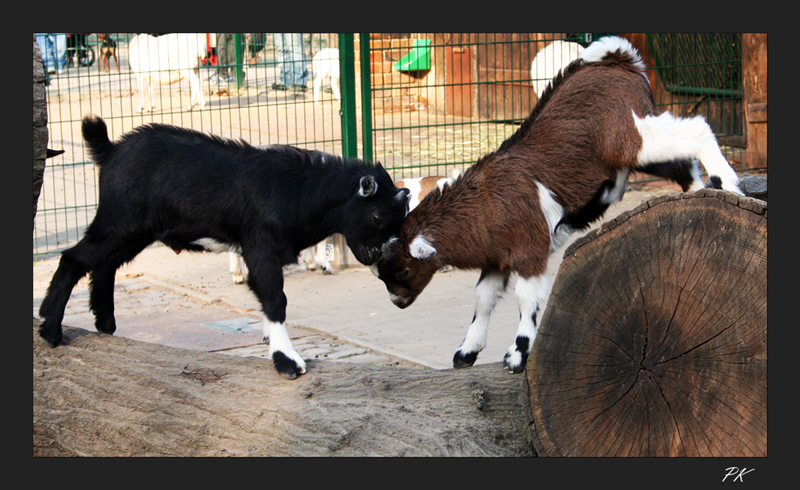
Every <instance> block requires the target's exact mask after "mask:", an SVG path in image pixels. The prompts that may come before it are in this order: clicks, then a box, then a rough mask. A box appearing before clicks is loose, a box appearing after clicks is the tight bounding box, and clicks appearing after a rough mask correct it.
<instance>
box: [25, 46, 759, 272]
mask: <svg viewBox="0 0 800 490" xmlns="http://www.w3.org/2000/svg"><path fill="white" fill-rule="evenodd" d="M623 35H624V36H625V37H626V38H628V39H629V40H631V42H632V43H634V45H635V46H636V47H637V48H638V49H639V50H640V51H641V52H642V55H643V57H644V59H645V63H646V64H647V66H648V74H649V76H650V79H651V82H652V83H653V87H654V94H655V99H656V104H657V106H658V107H659V109H661V110H670V111H672V112H673V113H675V114H676V115H681V116H691V115H697V114H702V115H704V116H705V117H706V118H707V119H708V121H709V123H710V124H711V126H712V128H713V129H714V130H715V132H716V134H717V136H718V139H719V141H720V143H721V146H722V147H723V150H724V152H725V153H726V155H727V157H728V159H729V160H730V161H731V163H732V164H733V165H734V168H737V169H742V168H743V167H742V165H743V162H744V161H745V156H744V155H745V152H746V149H745V148H744V141H745V140H746V139H745V134H744V126H745V125H744V124H743V122H742V120H743V114H742V95H741V47H740V45H741V37H740V36H739V35H738V34H717V35H703V36H705V37H703V36H700V35H695V36H689V37H687V35H679V34H658V35H652V34H640V33H633V34H623ZM133 36H134V35H133V34H130V33H111V34H109V36H108V37H109V38H110V39H111V40H112V43H111V44H112V45H114V48H115V52H114V54H115V55H116V62H117V63H118V66H119V69H117V63H115V60H114V58H113V57H111V58H110V59H109V60H108V61H109V63H106V62H105V60H104V58H101V54H102V51H103V49H104V45H103V42H102V41H101V40H100V38H99V37H98V35H97V34H90V35H79V34H74V33H71V34H69V35H67V34H52V35H49V36H45V37H41V36H37V39H41V41H40V49H41V51H42V53H43V57H44V58H46V60H45V63H46V65H49V66H48V68H50V69H51V70H52V73H51V74H49V85H48V87H47V108H48V118H49V123H48V130H49V135H50V140H49V144H48V146H49V147H50V148H53V149H64V150H66V152H65V153H64V154H63V155H60V156H58V157H55V158H52V159H50V160H48V161H47V168H46V170H45V178H44V184H43V188H42V192H41V195H40V198H39V207H38V211H37V215H36V219H35V225H34V236H33V252H34V260H40V259H44V258H49V257H52V256H54V255H56V254H58V253H59V252H61V251H62V250H64V249H65V248H67V247H69V246H72V245H74V244H75V243H76V242H77V240H79V239H80V237H81V235H82V234H83V231H84V230H85V228H86V226H88V224H89V223H90V222H91V220H92V218H93V216H94V210H95V208H96V205H97V170H96V168H95V167H94V165H92V163H91V162H90V161H89V158H88V155H87V154H86V151H85V148H84V146H83V142H82V139H81V136H80V121H81V118H82V117H83V115H85V114H87V113H94V114H97V115H99V116H101V117H103V118H104V119H105V120H106V121H107V123H108V125H109V131H110V133H111V134H110V136H111V137H112V138H113V137H117V136H120V135H121V134H123V133H125V132H127V131H130V130H131V129H133V128H134V127H136V126H139V125H141V124H145V123H149V122H162V123H168V124H175V125H179V126H185V127H191V128H194V129H197V130H200V131H204V132H210V133H214V134H217V135H220V136H223V137H228V138H235V139H239V138H240V139H243V140H245V141H247V142H249V143H251V144H253V145H264V144H290V145H296V146H302V147H306V148H310V149H317V150H321V151H327V152H331V153H336V154H342V155H344V156H351V157H360V158H364V159H367V160H374V161H380V162H381V163H382V164H383V165H384V167H386V168H387V170H388V171H389V172H390V174H391V175H392V176H393V177H394V178H395V179H397V180H399V179H402V178H409V177H419V176H425V175H451V174H452V172H453V170H456V169H458V170H462V171H463V170H464V169H465V168H467V167H468V166H469V165H471V164H472V163H474V162H475V161H476V160H477V159H478V158H480V157H481V156H483V155H484V154H486V153H488V152H490V151H493V150H494V149H496V148H497V147H498V146H499V145H500V143H501V142H502V141H503V140H505V139H506V138H507V137H508V136H510V135H511V134H512V133H513V132H514V131H515V130H516V129H517V127H518V125H519V123H520V122H521V121H522V120H523V119H524V118H525V117H527V115H528V113H529V112H530V110H531V108H532V107H533V105H534V104H535V102H536V94H535V91H534V90H533V88H532V78H531V61H532V60H533V58H534V56H536V54H537V53H538V52H539V51H541V50H542V49H543V48H544V47H545V46H547V45H549V44H550V43H552V42H553V41H556V40H568V41H573V42H578V41H580V42H584V43H585V41H587V40H588V38H589V37H591V36H587V35H585V34H581V35H573V34H569V33H538V34H513V33H502V34H483V33H481V34H474V33H463V34H457V33H405V34H403V33H377V34H359V35H352V34H335V33H305V34H301V35H299V36H290V35H281V34H273V33H267V34H235V35H228V36H225V35H217V34H208V35H205V36H202V37H203V38H204V39H205V40H206V42H207V44H208V46H206V47H205V52H204V53H203V55H204V56H203V58H204V60H203V61H202V62H201V63H200V64H199V65H198V66H197V72H198V75H199V80H200V85H201V89H202V91H203V94H204V97H205V99H206V101H207V104H208V105H207V107H206V108H205V109H202V110H200V109H198V107H197V106H195V108H194V109H193V110H187V106H188V105H189V100H190V86H189V85H190V84H189V82H188V81H187V80H180V81H177V82H176V83H173V84H171V85H160V86H159V85H157V86H154V87H153V90H154V100H155V105H156V108H155V110H154V111H153V112H141V113H140V112H137V110H138V107H139V93H140V90H142V89H141V88H140V87H139V84H138V82H137V79H136V76H135V74H134V73H133V72H132V71H131V68H130V56H131V53H130V50H129V45H130V41H131V39H132V38H133ZM709 36H710V37H709ZM158 37H159V38H161V37H163V36H158ZM595 37H596V35H595ZM65 40H66V42H64V41H65ZM43 43H44V44H45V45H44V46H42V44H43ZM292 43H294V45H297V44H299V46H296V48H297V49H295V50H292ZM231 45H232V49H226V48H227V47H228V46H231ZM700 47H702V48H703V49H700ZM323 48H337V49H339V53H340V68H341V75H340V80H339V85H340V88H341V100H338V99H336V98H335V97H334V95H333V93H332V91H331V90H330V89H329V83H330V82H329V81H328V80H327V79H326V80H325V81H324V83H323V89H324V90H323V92H322V94H321V101H320V102H318V103H315V102H314V100H313V76H314V75H315V74H314V73H313V65H312V58H313V56H314V55H315V54H317V53H318V52H319V51H321V50H322V49H323ZM88 51H91V52H92V55H93V56H87V52H88ZM50 52H52V53H53V54H54V56H53V57H50V56H48V53H50ZM61 55H65V56H63V57H61ZM59 57H61V59H62V60H63V63H60V62H59V61H58V59H59ZM289 58H291V59H293V60H295V62H294V63H290V62H289V61H288V59H289ZM69 59H71V64H70V63H69V62H68V60H69ZM92 59H93V60H92ZM101 60H103V63H102V64H101ZM101 67H102V70H101ZM291 67H297V68H298V69H299V70H296V71H299V80H298V82H297V85H304V86H306V87H307V89H306V90H305V91H303V90H295V87H293V85H294V83H293V81H292V80H290V79H289V78H287V76H285V75H286V74H287V73H288V72H290V71H291V70H290V68H291ZM105 70H107V71H105ZM48 71H49V70H48ZM283 88H286V90H283ZM298 88H299V87H298ZM633 180H634V182H637V181H638V182H643V181H644V180H646V177H643V176H634V177H633Z"/></svg>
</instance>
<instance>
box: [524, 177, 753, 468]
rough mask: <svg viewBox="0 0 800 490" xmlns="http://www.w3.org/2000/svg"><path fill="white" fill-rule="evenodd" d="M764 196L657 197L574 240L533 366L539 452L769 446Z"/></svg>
mask: <svg viewBox="0 0 800 490" xmlns="http://www.w3.org/2000/svg"><path fill="white" fill-rule="evenodd" d="M766 274H767V204H766V203H765V202H763V201H760V200H756V199H752V198H748V197H737V196H735V195H733V194H730V193H726V192H720V191H714V190H710V189H706V190H701V191H697V192H695V193H688V194H677V193H676V194H672V195H668V196H662V197H658V198H654V199H652V200H650V201H648V202H646V203H644V204H642V205H641V206H639V207H638V208H636V209H634V210H632V211H629V212H626V213H623V214H622V215H620V216H619V217H617V218H616V219H614V220H612V221H609V222H608V223H606V224H604V225H603V226H602V227H601V228H600V229H598V230H596V231H594V232H591V233H589V234H587V235H586V236H585V237H583V238H581V239H579V240H577V241H576V242H575V243H574V244H573V245H572V246H570V247H569V248H568V249H567V251H566V253H565V256H564V261H563V262H562V265H561V269H560V271H559V275H558V276H557V278H556V281H555V284H554V286H553V292H552V295H551V297H550V300H549V303H548V306H547V309H546V311H545V314H544V317H543V318H542V322H541V328H540V331H539V335H538V336H537V339H536V342H535V345H534V351H533V352H532V355H531V358H530V361H529V363H528V367H529V369H528V370H527V377H528V382H529V384H528V388H529V390H530V405H531V407H532V412H531V421H532V425H531V430H532V441H533V444H534V448H535V449H536V451H537V453H538V454H539V456H551V455H552V456H766V455H767V382H766V379H767V282H766Z"/></svg>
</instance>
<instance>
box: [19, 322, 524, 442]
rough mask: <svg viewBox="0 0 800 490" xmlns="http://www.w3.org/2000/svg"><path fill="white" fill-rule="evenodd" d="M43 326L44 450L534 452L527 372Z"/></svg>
mask: <svg viewBox="0 0 800 490" xmlns="http://www.w3.org/2000/svg"><path fill="white" fill-rule="evenodd" d="M39 324H40V322H39V321H38V320H37V319H34V321H33V326H34V329H33V330H34V333H33V454H34V456H532V455H533V451H532V448H531V445H530V440H529V438H528V430H527V419H528V416H527V414H528V413H529V409H528V408H526V405H527V399H526V397H525V392H526V391H527V390H526V389H524V385H525V384H526V380H525V378H524V376H518V375H517V376H515V375H510V374H508V373H507V372H505V371H504V370H503V368H502V366H501V365H500V364H499V363H497V364H487V365H482V366H477V367H474V368H471V369H467V370H459V371H432V370H423V369H411V368H399V367H385V366H368V365H360V364H349V363H340V362H332V361H310V362H309V363H308V366H309V372H308V373H307V374H305V375H303V376H301V377H300V378H298V379H297V380H293V381H288V380H286V379H284V378H282V377H281V376H279V375H278V374H277V373H276V372H275V370H274V368H273V367H272V363H271V361H266V360H264V359H256V358H244V357H235V356H229V355H225V354H216V353H207V352H198V351H190V350H185V349H176V348H172V347H166V346H162V345H156V344H148V343H144V342H137V341H133V340H130V339H125V338H120V337H114V336H109V335H101V334H98V333H95V332H89V331H87V330H82V329H76V328H70V327H65V328H64V337H65V340H66V342H65V345H62V346H59V347H57V348H55V349H51V348H49V347H47V346H46V345H44V344H43V343H42V342H41V340H40V339H39V338H38V333H37V330H38V326H39Z"/></svg>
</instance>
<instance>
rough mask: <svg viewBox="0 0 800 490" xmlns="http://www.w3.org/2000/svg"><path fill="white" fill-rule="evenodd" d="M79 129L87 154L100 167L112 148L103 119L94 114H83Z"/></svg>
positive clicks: (106, 159)
mask: <svg viewBox="0 0 800 490" xmlns="http://www.w3.org/2000/svg"><path fill="white" fill-rule="evenodd" d="M81 131H82V132H83V140H84V141H85V142H86V148H87V149H88V150H89V155H91V157H92V160H93V161H94V163H96V164H97V165H98V166H101V167H102V166H103V164H104V163H105V162H107V161H108V160H109V158H110V156H111V153H112V151H113V150H114V143H112V142H111V140H109V139H108V128H107V127H106V123H105V121H103V120H102V119H100V118H99V117H97V116H95V115H94V114H89V115H87V116H84V118H83V124H82V127H81Z"/></svg>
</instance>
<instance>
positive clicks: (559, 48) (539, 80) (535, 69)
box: [531, 40, 583, 99]
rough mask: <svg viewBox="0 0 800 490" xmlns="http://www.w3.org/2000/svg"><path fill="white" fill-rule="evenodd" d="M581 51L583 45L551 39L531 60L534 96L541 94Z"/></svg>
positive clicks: (537, 96) (538, 96)
mask: <svg viewBox="0 0 800 490" xmlns="http://www.w3.org/2000/svg"><path fill="white" fill-rule="evenodd" d="M582 52H583V46H581V45H580V44H578V43H571V42H569V41H559V40H557V41H553V42H552V43H550V44H548V45H547V46H545V47H544V48H543V49H542V50H541V51H539V52H538V53H536V56H535V57H534V58H533V62H531V83H533V91H534V92H536V98H537V99H538V98H540V97H541V96H542V92H544V89H545V87H547V85H548V84H549V83H550V82H551V81H552V80H553V77H555V76H556V74H557V73H558V72H559V71H560V70H561V69H562V68H564V67H565V66H567V65H568V64H570V62H572V60H575V59H577V58H578V57H579V56H580V55H581V53H582Z"/></svg>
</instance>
